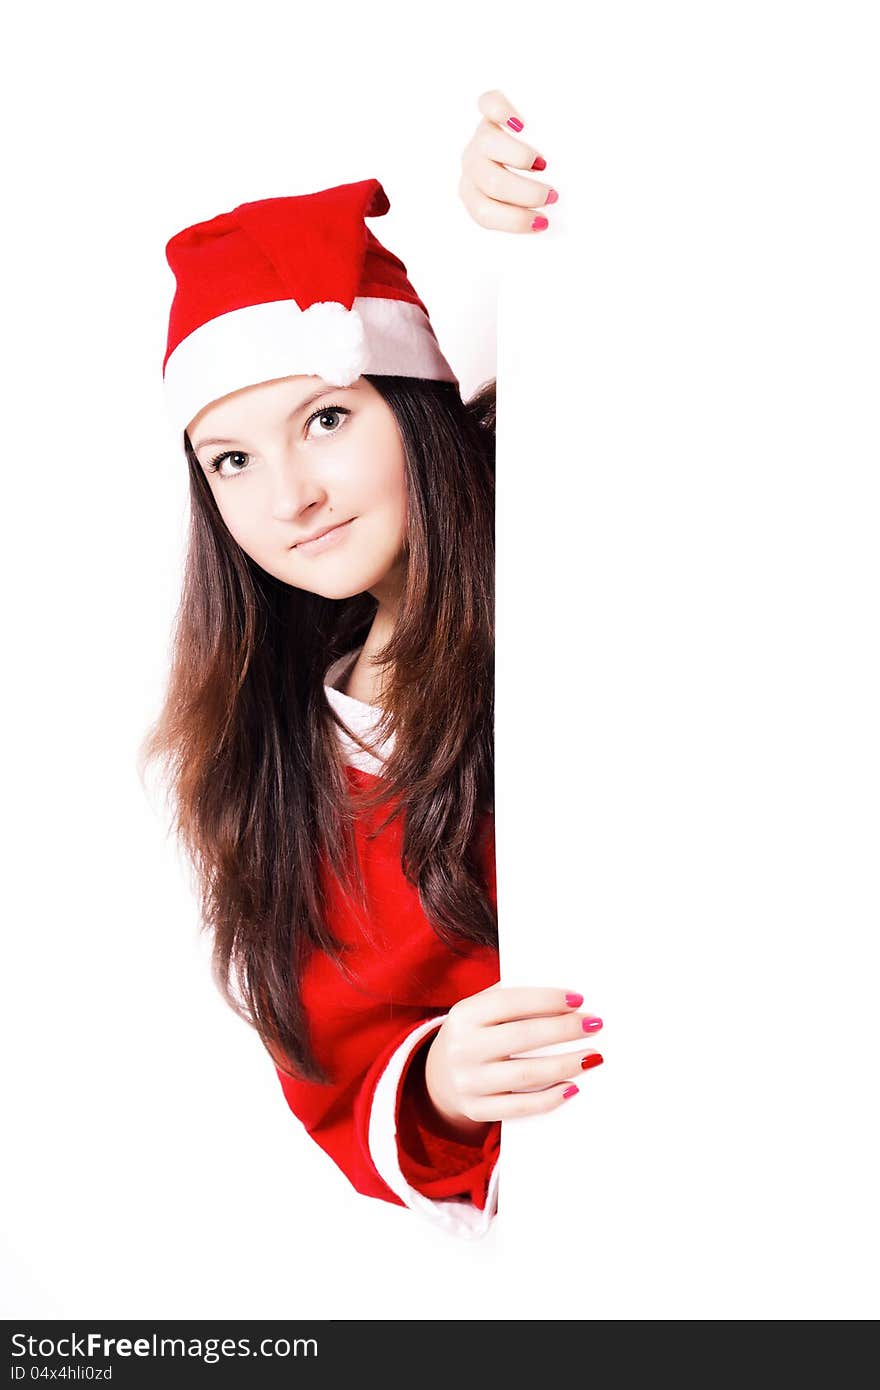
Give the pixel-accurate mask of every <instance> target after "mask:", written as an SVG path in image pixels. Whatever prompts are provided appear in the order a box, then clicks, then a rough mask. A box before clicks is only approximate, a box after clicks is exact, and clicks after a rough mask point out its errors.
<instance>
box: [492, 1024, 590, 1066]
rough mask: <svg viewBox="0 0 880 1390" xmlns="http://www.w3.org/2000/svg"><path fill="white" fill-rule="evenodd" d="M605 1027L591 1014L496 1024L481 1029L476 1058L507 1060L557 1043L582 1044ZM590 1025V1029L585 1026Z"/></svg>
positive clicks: (588, 1026)
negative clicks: (582, 1041) (576, 1041)
mask: <svg viewBox="0 0 880 1390" xmlns="http://www.w3.org/2000/svg"><path fill="white" fill-rule="evenodd" d="M597 1023H598V1025H599V1027H601V1020H596V1019H594V1018H592V1017H591V1016H590V1015H589V1014H569V1016H568V1017H567V1018H565V1017H561V1016H560V1015H557V1016H556V1017H554V1018H532V1019H523V1020H521V1021H519V1020H518V1021H516V1022H514V1023H496V1024H495V1025H494V1026H492V1027H489V1028H483V1029H480V1030H479V1031H478V1032H477V1034H476V1036H475V1038H474V1053H473V1055H474V1059H475V1060H477V1059H479V1058H480V1056H482V1059H483V1060H484V1061H487V1062H489V1061H493V1062H494V1061H504V1060H506V1059H507V1058H509V1057H511V1056H512V1055H513V1054H514V1053H516V1052H531V1051H533V1050H534V1049H536V1048H539V1047H552V1046H553V1045H554V1044H555V1043H563V1042H574V1041H575V1040H578V1041H581V1040H583V1039H585V1038H586V1037H587V1036H588V1035H592V1034H593V1033H595V1032H596V1031H597V1028H596V1024H597ZM585 1024H586V1025H587V1026H586V1027H585V1026H584V1025H585Z"/></svg>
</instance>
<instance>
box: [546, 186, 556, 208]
mask: <svg viewBox="0 0 880 1390" xmlns="http://www.w3.org/2000/svg"><path fill="white" fill-rule="evenodd" d="M558 197H559V194H558V193H557V192H556V189H555V188H551V189H550V192H549V193H548V194H547V197H546V198H545V199H544V206H545V207H546V206H547V204H548V203H555V202H556V200H557V198H558Z"/></svg>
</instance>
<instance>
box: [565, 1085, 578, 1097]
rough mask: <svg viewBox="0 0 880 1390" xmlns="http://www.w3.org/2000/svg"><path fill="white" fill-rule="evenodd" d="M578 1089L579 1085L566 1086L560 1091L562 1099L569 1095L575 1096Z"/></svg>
mask: <svg viewBox="0 0 880 1390" xmlns="http://www.w3.org/2000/svg"><path fill="white" fill-rule="evenodd" d="M579 1090H580V1087H579V1086H566V1088H565V1090H564V1091H563V1092H562V1099H563V1100H568V1098H569V1096H576V1095H577V1093H578V1091H579Z"/></svg>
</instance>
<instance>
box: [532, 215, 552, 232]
mask: <svg viewBox="0 0 880 1390" xmlns="http://www.w3.org/2000/svg"><path fill="white" fill-rule="evenodd" d="M549 226H550V223H549V222H548V221H547V219H546V217H536V218H535V220H534V222H533V223H532V231H533V232H543V230H544V228H545V227H549Z"/></svg>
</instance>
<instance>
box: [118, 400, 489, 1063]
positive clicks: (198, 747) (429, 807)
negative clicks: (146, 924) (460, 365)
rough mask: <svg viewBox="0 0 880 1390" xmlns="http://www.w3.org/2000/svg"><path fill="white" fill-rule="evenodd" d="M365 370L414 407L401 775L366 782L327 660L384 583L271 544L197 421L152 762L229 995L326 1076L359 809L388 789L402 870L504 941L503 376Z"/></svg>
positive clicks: (458, 937)
mask: <svg viewBox="0 0 880 1390" xmlns="http://www.w3.org/2000/svg"><path fill="white" fill-rule="evenodd" d="M366 379H367V380H368V381H369V382H371V384H372V385H373V386H374V387H375V388H376V390H377V391H378V392H379V393H380V394H381V395H382V396H383V398H384V399H385V401H386V402H387V404H388V406H389V407H390V409H391V410H392V412H393V413H394V416H395V418H396V421H397V425H398V428H399V430H400V434H401V439H402V442H403V445H404V452H405V458H406V489H407V499H408V502H407V506H408V517H407V530H406V550H407V552H408V563H407V566H406V578H405V581H404V589H403V594H402V597H401V601H400V604H399V607H398V612H397V618H396V623H395V628H394V632H393V634H392V637H391V638H390V640H389V641H388V642H386V644H385V646H384V647H383V648H382V651H381V652H380V653H377V654H375V655H374V657H373V659H374V660H377V661H379V660H381V662H382V671H383V676H382V687H383V698H382V708H383V711H384V713H383V715H382V717H381V725H380V727H379V730H378V732H379V733H380V734H384V735H385V736H386V737H387V736H388V735H390V733H391V732H392V731H393V733H394V735H395V737H394V742H393V747H392V750H391V752H390V753H389V752H388V751H387V749H383V756H385V757H386V758H387V762H386V764H385V767H384V771H383V775H382V776H381V777H379V778H376V779H374V781H375V785H374V786H373V787H372V788H370V787H369V786H368V787H366V788H365V789H363V790H361V791H358V793H357V794H355V793H354V789H353V788H352V787H351V786H350V785H349V784H348V782H347V781H346V777H345V773H344V768H343V764H342V760H341V756H340V751H339V747H338V741H337V736H336V731H335V729H334V724H338V723H339V722H340V721H339V720H338V718H337V716H336V713H335V711H334V709H333V708H332V706H331V705H330V702H329V701H328V699H327V695H326V692H325V690H324V677H325V674H326V670H327V667H328V665H329V663H330V662H331V661H333V660H335V659H336V658H338V657H341V656H342V655H343V654H345V653H347V652H350V651H352V650H353V648H355V647H356V646H359V645H361V644H362V643H363V642H364V641H365V639H366V636H367V633H368V632H369V629H370V626H371V623H372V620H373V616H374V614H375V612H376V610H377V607H378V603H377V600H376V599H375V598H373V596H372V595H371V594H369V593H361V594H356V595H354V596H353V597H351V598H347V599H328V598H324V597H323V596H321V595H319V594H313V593H309V592H307V591H305V590H301V589H296V588H293V587H291V586H290V585H288V584H285V583H283V582H282V581H281V580H279V579H277V578H275V577H274V576H272V575H270V574H269V573H267V572H266V571H265V570H263V569H262V568H261V567H260V566H259V565H257V564H256V563H255V562H254V561H252V560H251V558H250V557H249V556H248V555H247V554H246V553H245V552H244V551H243V550H242V549H241V547H240V546H239V545H238V544H237V542H235V541H234V540H233V538H232V536H231V535H230V534H229V531H228V530H227V528H226V525H225V523H224V522H223V520H222V518H221V516H220V513H219V510H218V508H217V505H216V502H215V500H214V496H213V493H212V491H211V489H210V487H209V485H208V481H207V479H206V477H205V474H204V471H203V470H202V468H201V467H200V465H199V463H198V461H197V459H196V457H195V454H194V453H193V450H192V446H191V444H190V441H189V439H188V437H187V438H186V439H185V444H186V452H187V458H188V463H189V482H190V529H189V543H188V549H187V556H186V561H185V566H184V579H183V590H182V595H181V600H180V604H179V607H178V610H177V616H176V620H175V624H174V633H173V639H172V646H171V667H170V674H169V679H168V686H167V690H166V693H165V698H164V702H163V706H162V708H161V711H160V714H159V717H158V719H157V720H156V722H155V723H154V724H153V725H152V726H151V727H150V729H149V731H148V733H147V735H146V737H145V738H144V740H143V742H142V744H141V747H140V750H139V756H138V767H139V771H140V773H141V777H142V778H143V775H144V771H145V769H146V767H147V764H148V763H151V762H152V761H153V760H154V759H158V760H160V762H161V765H162V769H163V773H164V779H165V783H166V786H167V789H168V792H169V793H170V798H171V801H172V805H173V812H174V818H173V826H172V829H173V831H174V832H175V833H176V835H177V837H178V839H179V841H180V843H181V844H182V845H183V847H184V849H185V851H186V852H187V854H188V856H189V858H190V860H191V862H192V864H193V866H194V867H195V870H196V876H197V882H198V889H199V896H200V908H201V917H202V925H203V927H205V928H207V929H208V930H209V931H211V932H212V933H213V948H212V950H213V953H212V970H213V974H214V979H215V981H216V983H217V984H218V986H219V988H220V990H221V993H222V994H223V997H224V998H225V1000H226V1002H227V1003H228V1004H229V1005H230V1006H231V1007H232V1008H233V1009H234V1010H235V1011H236V1013H238V1014H239V1016H240V1017H242V1018H244V1019H245V1020H246V1021H247V1022H248V1023H249V1024H251V1025H252V1026H253V1027H254V1028H256V1030H257V1032H258V1033H259V1035H260V1037H261V1039H262V1041H263V1043H264V1045H265V1046H266V1047H267V1049H268V1050H269V1051H270V1053H271V1055H272V1056H273V1059H274V1060H275V1061H276V1063H277V1064H278V1065H279V1066H281V1067H282V1069H283V1070H285V1071H290V1072H291V1073H292V1074H299V1075H300V1076H301V1077H303V1078H304V1079H307V1080H310V1081H318V1082H322V1083H323V1082H326V1081H327V1080H328V1077H327V1074H326V1071H325V1070H324V1069H323V1068H322V1066H321V1065H320V1063H319V1062H318V1061H317V1058H316V1057H315V1055H314V1052H313V1051H312V1048H311V1045H310V1042H309V1037H308V1029H307V1021H306V1018H305V1015H304V1010H303V1005H302V998H301V990H300V980H301V977H302V970H303V967H304V964H305V961H306V958H307V953H308V952H309V951H311V950H313V949H319V950H323V951H326V952H327V953H328V954H330V955H331V956H332V957H333V958H334V959H335V960H336V962H337V965H338V966H339V968H340V969H341V970H343V971H345V965H344V963H343V961H342V945H341V943H340V942H339V941H338V940H337V939H336V938H335V937H334V936H333V934H332V933H331V931H330V929H329V927H328V925H327V922H326V921H325V916H324V901H323V893H322V889H321V876H320V873H319V865H320V863H321V861H322V856H323V857H324V862H325V863H328V864H329V865H331V866H332V870H333V871H334V872H335V873H336V875H337V877H338V879H339V881H340V883H342V884H343V885H344V887H345V889H346V891H347V892H348V893H349V894H351V895H352V898H353V899H356V900H357V901H358V902H359V903H360V905H361V907H364V906H365V902H366V900H365V894H364V885H363V879H362V876H361V873H360V866H359V864H358V863H357V856H356V853H355V849H354V839H353V831H352V826H353V822H354V818H355V816H356V815H358V814H359V813H360V812H361V811H362V810H365V809H374V808H376V807H378V806H380V805H382V804H384V803H386V802H387V803H388V804H389V807H390V812H389V815H388V816H387V817H386V819H385V821H383V823H382V824H383V826H384V825H385V824H387V823H388V821H390V820H392V819H394V818H396V817H397V816H399V815H402V816H403V822H402V824H403V835H402V854H401V867H402V871H403V873H404V874H405V876H406V878H407V880H408V881H409V882H410V883H412V884H413V885H415V886H416V887H417V888H418V892H419V897H420V901H421V904H422V907H423V910H424V912H425V915H426V917H427V919H428V920H429V922H430V923H431V926H432V927H433V929H434V930H435V932H436V933H437V935H438V936H439V937H440V939H441V940H443V941H444V942H446V944H447V945H448V946H449V947H450V948H451V949H453V950H456V951H464V950H466V949H467V947H466V946H465V945H464V943H466V942H475V943H479V944H480V945H494V946H495V947H496V948H497V944H498V927H497V918H496V913H495V909H494V907H493V904H492V901H491V899H490V897H489V894H488V891H487V887H486V884H485V882H484V881H483V877H482V875H481V873H480V869H479V857H478V855H479V844H478V840H479V835H480V832H481V826H482V827H485V824H486V821H485V815H486V814H488V813H490V812H491V810H492V808H493V805H494V740H493V730H494V664H495V655H494V653H495V646H494V581H495V382H494V380H493V381H490V382H488V383H486V384H485V385H484V386H483V387H482V388H481V389H480V391H479V392H478V393H477V394H476V395H475V396H474V397H473V398H472V399H471V400H470V401H469V402H467V403H465V402H464V401H463V400H462V398H461V395H460V393H459V389H458V387H457V386H456V385H455V383H454V382H441V381H425V380H421V379H416V378H411V377H397V376H373V375H370V376H367V378H366ZM371 780H373V779H371ZM380 828H382V827H380ZM279 1052H280V1054H281V1056H279V1055H278V1054H279Z"/></svg>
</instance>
